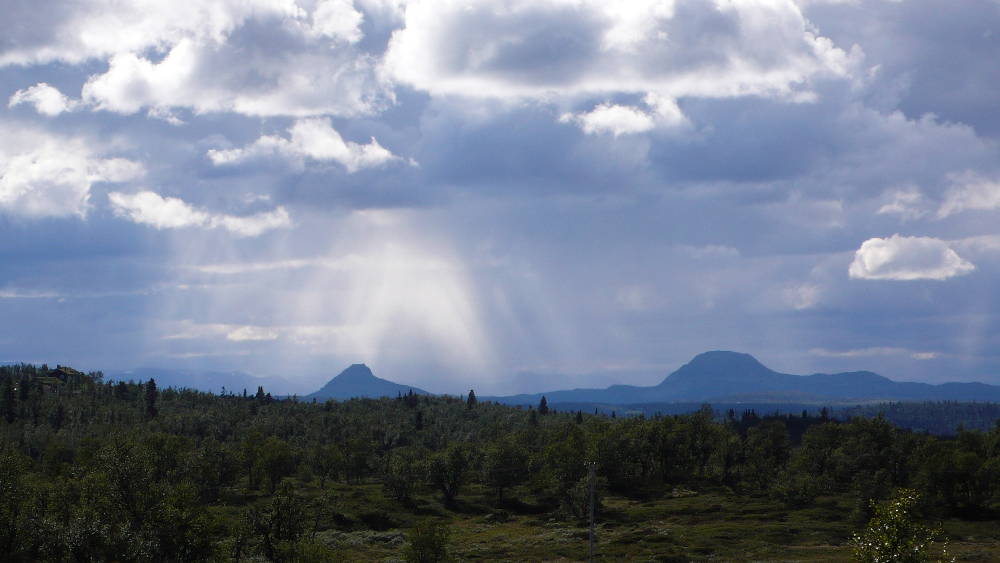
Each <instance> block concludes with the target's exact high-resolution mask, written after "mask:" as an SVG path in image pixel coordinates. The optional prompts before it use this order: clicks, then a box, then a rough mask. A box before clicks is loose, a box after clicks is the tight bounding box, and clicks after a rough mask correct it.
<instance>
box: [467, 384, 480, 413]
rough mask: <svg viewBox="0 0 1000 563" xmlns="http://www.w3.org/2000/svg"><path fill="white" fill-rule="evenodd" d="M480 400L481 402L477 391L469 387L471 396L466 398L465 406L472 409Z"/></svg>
mask: <svg viewBox="0 0 1000 563" xmlns="http://www.w3.org/2000/svg"><path fill="white" fill-rule="evenodd" d="M478 402H479V400H478V399H476V392H475V390H473V389H469V398H468V399H466V401H465V408H467V409H470V410H471V409H473V408H475V406H476V403H478Z"/></svg>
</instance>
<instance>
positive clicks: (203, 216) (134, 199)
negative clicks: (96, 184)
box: [108, 191, 292, 237]
mask: <svg viewBox="0 0 1000 563" xmlns="http://www.w3.org/2000/svg"><path fill="white" fill-rule="evenodd" d="M108 199H109V200H110V201H111V205H112V207H113V208H114V210H115V213H116V214H117V215H119V216H121V217H125V218H127V219H129V220H131V221H133V222H135V223H140V224H144V225H150V226H152V227H154V228H156V229H182V228H188V227H201V228H223V229H226V230H227V231H229V232H231V233H233V234H235V235H238V236H244V237H255V236H258V235H261V234H263V233H265V232H267V231H270V230H274V229H281V228H287V227H290V226H291V224H292V222H291V218H290V217H289V215H288V212H287V211H285V208H284V207H277V208H275V209H274V210H272V211H267V212H263V213H257V214H255V215H248V216H245V217H238V216H233V215H224V214H212V213H209V212H207V211H203V210H200V209H197V208H195V207H193V206H191V205H190V204H188V203H186V202H185V201H183V200H180V199H178V198H174V197H163V196H161V195H159V194H157V193H155V192H150V191H143V192H139V193H136V194H125V193H120V192H112V193H110V194H108Z"/></svg>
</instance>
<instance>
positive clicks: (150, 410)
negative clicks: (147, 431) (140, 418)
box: [145, 379, 157, 418]
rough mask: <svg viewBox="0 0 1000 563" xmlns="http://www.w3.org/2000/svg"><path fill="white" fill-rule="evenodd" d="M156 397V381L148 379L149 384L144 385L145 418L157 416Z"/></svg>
mask: <svg viewBox="0 0 1000 563" xmlns="http://www.w3.org/2000/svg"><path fill="white" fill-rule="evenodd" d="M156 396H157V391H156V380H155V379H150V380H149V382H148V383H146V396H145V403H146V416H147V417H149V418H155V417H156V414H157V410H156Z"/></svg>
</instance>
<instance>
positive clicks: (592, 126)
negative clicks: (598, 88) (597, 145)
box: [559, 94, 687, 137]
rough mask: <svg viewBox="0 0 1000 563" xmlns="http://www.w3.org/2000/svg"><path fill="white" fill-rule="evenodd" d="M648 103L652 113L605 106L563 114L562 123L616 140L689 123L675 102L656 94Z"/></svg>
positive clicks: (647, 100)
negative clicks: (633, 134) (574, 125)
mask: <svg viewBox="0 0 1000 563" xmlns="http://www.w3.org/2000/svg"><path fill="white" fill-rule="evenodd" d="M645 101H646V103H647V105H649V106H650V107H651V110H649V111H647V110H644V109H641V108H638V107H634V106H622V105H618V104H608V103H605V104H599V105H598V106H597V107H595V108H594V109H592V110H591V111H589V112H585V113H577V114H573V113H564V114H563V115H561V116H560V117H559V121H560V122H562V123H575V124H577V125H578V126H579V127H580V129H582V130H583V132H584V133H587V134H588V135H596V134H601V133H610V134H612V135H614V136H615V137H618V136H620V135H627V134H632V133H645V132H647V131H651V130H653V129H654V128H656V127H657V126H660V127H677V126H680V125H684V124H686V123H687V119H685V117H684V114H683V113H682V112H681V109H680V108H679V107H678V106H677V102H676V101H674V100H669V99H664V98H662V97H660V96H656V95H654V94H649V95H647V96H646V100H645Z"/></svg>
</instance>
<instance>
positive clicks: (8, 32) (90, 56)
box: [0, 0, 306, 66]
mask: <svg viewBox="0 0 1000 563" xmlns="http://www.w3.org/2000/svg"><path fill="white" fill-rule="evenodd" d="M7 8H8V11H7V14H6V15H7V16H8V17H6V18H4V20H3V23H0V33H2V34H3V36H4V37H5V38H6V41H5V42H4V49H3V50H2V51H0V66H3V65H30V64H45V63H51V62H57V61H58V62H65V63H70V64H79V63H83V62H86V61H89V60H94V59H100V58H104V57H107V56H110V55H114V54H117V53H121V52H129V51H132V52H138V51H142V50H145V49H148V48H151V47H152V48H159V47H163V46H165V45H171V44H174V43H176V42H177V41H178V40H180V39H182V38H191V39H196V40H199V41H204V42H212V43H220V42H222V41H224V40H225V38H226V37H227V36H228V35H229V34H230V33H231V32H232V31H233V30H234V29H235V28H237V27H239V26H240V25H242V24H243V23H244V22H246V21H247V20H249V19H250V18H253V17H265V18H266V17H271V18H305V17H306V14H305V13H304V12H303V11H302V10H301V8H299V7H298V6H297V5H296V4H295V2H294V1H290V0H220V1H217V2H211V3H205V2H201V1H200V0H175V1H172V2H136V1H132V2H120V1H118V0H93V1H90V2H57V3H56V5H54V6H52V9H48V10H38V9H37V7H36V6H32V5H31V4H29V3H24V2H16V3H14V4H13V5H12V6H7Z"/></svg>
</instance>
